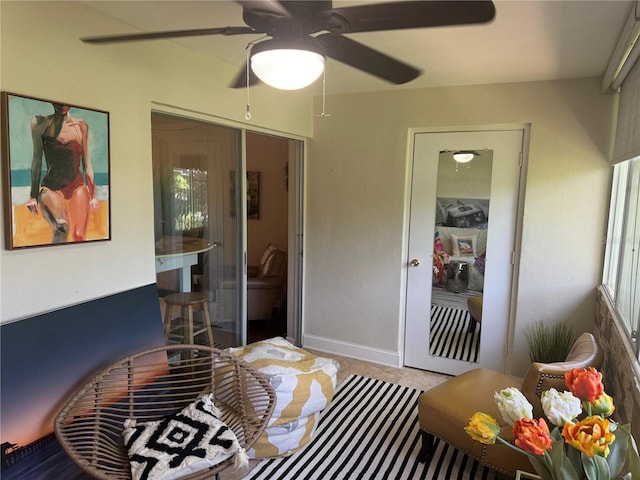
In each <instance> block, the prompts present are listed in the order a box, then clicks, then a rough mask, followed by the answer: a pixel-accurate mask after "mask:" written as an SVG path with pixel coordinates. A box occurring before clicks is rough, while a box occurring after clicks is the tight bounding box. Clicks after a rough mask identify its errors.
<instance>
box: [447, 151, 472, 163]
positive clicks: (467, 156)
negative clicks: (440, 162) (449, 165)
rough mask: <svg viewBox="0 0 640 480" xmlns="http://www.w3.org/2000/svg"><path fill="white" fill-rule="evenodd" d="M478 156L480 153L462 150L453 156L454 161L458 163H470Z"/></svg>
mask: <svg viewBox="0 0 640 480" xmlns="http://www.w3.org/2000/svg"><path fill="white" fill-rule="evenodd" d="M476 155H478V152H474V151H472V150H460V151H458V152H455V153H454V154H453V159H454V160H455V161H456V162H458V163H469V162H470V161H471V160H473V157H475V156H476Z"/></svg>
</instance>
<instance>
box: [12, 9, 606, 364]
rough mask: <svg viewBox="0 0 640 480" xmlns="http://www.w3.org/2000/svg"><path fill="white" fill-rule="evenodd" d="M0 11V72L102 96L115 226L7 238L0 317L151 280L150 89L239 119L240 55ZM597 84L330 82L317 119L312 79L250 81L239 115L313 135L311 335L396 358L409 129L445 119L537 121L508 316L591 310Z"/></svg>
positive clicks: (522, 319) (600, 142) (577, 318)
mask: <svg viewBox="0 0 640 480" xmlns="http://www.w3.org/2000/svg"><path fill="white" fill-rule="evenodd" d="M0 16H1V22H2V23H1V27H2V28H1V37H0V41H1V45H0V54H1V62H2V63H1V71H0V88H1V89H2V90H6V91H11V92H14V93H21V94H25V95H32V96H38V97H42V98H46V99H52V100H61V101H67V102H70V103H76V104H79V105H83V106H87V107H92V108H96V109H100V110H107V111H109V112H110V114H111V117H110V118H111V172H112V177H111V183H112V189H111V196H112V199H111V200H112V204H111V205H112V237H113V239H112V241H110V242H101V243H94V244H85V245H66V246H61V247H52V248H44V249H31V250H25V251H7V250H4V249H3V250H2V251H1V253H0V270H1V273H0V275H1V278H0V280H1V287H0V303H1V315H0V318H1V320H2V321H3V322H5V321H11V320H16V319H20V318H24V317H28V316H31V315H34V314H37V313H40V312H44V311H49V310H52V309H56V308H59V307H61V306H66V305H71V304H75V303H79V302H83V301H86V300H88V299H91V298H96V297H101V296H104V295H108V294H110V293H114V292H119V291H123V290H127V289H130V288H133V287H136V286H139V285H144V284H148V283H152V282H154V281H155V272H154V260H153V253H154V252H153V205H152V201H153V196H152V180H151V178H152V175H151V136H150V115H149V112H150V110H151V108H152V104H153V102H157V105H172V106H176V107H180V108H183V109H185V110H187V111H193V112H197V113H193V115H197V116H198V117H200V118H209V119H211V120H212V121H216V120H220V121H223V122H225V123H230V124H232V125H243V123H244V120H243V117H244V106H245V103H246V97H245V92H243V91H233V90H230V89H228V88H226V85H227V83H228V81H229V79H230V78H233V76H234V75H235V67H233V66H229V65H227V64H224V63H220V62H216V61H215V60H214V59H211V58H208V57H204V56H202V55H199V54H196V53H194V52H191V51H189V50H186V49H184V48H181V47H179V46H177V45H176V44H174V43H172V42H168V41H162V42H142V43H139V44H128V45H120V46H110V47H96V46H87V45H84V44H82V43H81V42H79V41H78V38H79V37H81V36H84V35H89V34H97V33H102V32H104V33H107V32H116V31H119V29H120V30H125V29H126V28H127V27H124V26H122V25H119V24H118V23H116V22H114V21H112V20H110V19H107V18H103V17H99V16H96V15H94V14H93V13H92V12H91V11H89V10H86V9H85V8H83V7H82V6H80V5H78V4H77V3H70V4H65V3H59V2H41V3H36V2H8V1H2V2H1V3H0ZM598 85H599V80H598V79H591V80H577V81H561V82H543V83H523V84H509V85H494V86H476V87H460V88H435V89H428V90H415V91H414V90H401V91H396V92H387V93H378V94H376V93H370V94H359V95H337V96H331V97H329V98H328V99H327V110H328V113H331V115H332V116H330V117H323V118H315V119H314V116H313V112H314V111H320V108H321V98H319V97H317V98H316V100H315V102H316V105H315V110H314V109H313V108H312V105H311V104H310V103H311V102H310V95H311V93H310V92H309V91H301V92H278V91H276V90H273V89H268V88H266V87H260V88H254V89H252V94H251V99H252V100H251V103H252V112H253V120H252V123H251V124H250V126H251V127H254V126H255V127H264V128H267V129H269V130H271V131H273V132H287V133H290V134H294V135H299V136H303V137H304V136H309V137H310V136H311V135H312V133H313V135H314V139H313V141H312V143H311V145H310V149H309V152H308V165H307V170H306V179H307V180H306V182H307V185H306V187H307V189H306V192H307V210H306V232H305V242H306V244H305V292H306V293H305V303H304V322H305V323H304V327H303V328H304V331H305V334H306V335H305V342H308V344H310V345H311V344H314V343H315V344H317V345H319V346H322V347H325V348H327V349H329V350H333V351H338V352H340V351H343V352H346V353H355V354H357V355H358V356H361V357H363V358H371V359H373V360H377V361H383V362H386V363H394V362H396V363H400V362H401V357H402V320H403V314H402V308H403V298H402V294H403V293H402V292H403V290H402V287H403V278H404V274H405V272H404V265H405V262H406V258H404V250H405V243H406V231H405V212H406V204H405V202H406V185H407V183H406V168H407V154H406V152H407V133H408V129H409V128H429V127H445V126H463V127H464V126H474V127H475V126H481V125H494V124H514V123H517V124H525V123H530V124H531V148H530V150H529V172H528V180H527V185H526V204H525V209H524V215H525V217H524V231H523V255H522V259H521V262H520V277H519V279H520V289H519V292H518V295H517V309H518V310H517V332H516V333H517V334H520V333H521V331H522V328H523V327H524V326H526V325H527V324H529V323H531V322H533V321H534V320H538V319H545V320H548V321H555V320H559V319H564V318H566V319H569V320H570V321H571V322H572V323H573V324H574V325H576V327H578V328H587V329H591V328H593V316H594V309H595V298H594V286H595V285H597V284H598V283H599V282H600V268H601V267H600V265H601V261H602V238H603V232H604V228H605V217H606V206H607V195H608V188H609V176H610V168H609V167H608V165H607V163H606V161H605V158H606V155H607V152H608V150H609V140H610V139H609V132H610V131H611V118H612V114H613V105H614V97H613V96H604V95H601V94H600V93H599V87H598ZM159 108H161V109H162V108H164V107H162V106H161V107H159ZM190 115H191V113H190ZM3 193H4V192H3ZM2 220H3V222H4V218H3V219H2ZM2 240H3V243H4V238H2ZM60 272H62V274H61V273H60ZM512 351H513V352H515V353H514V361H515V363H514V364H513V365H514V368H513V370H514V372H516V373H517V372H519V371H521V370H522V366H523V365H524V363H526V351H525V348H524V345H523V343H522V340H519V341H518V342H516V343H515V344H514V345H512Z"/></svg>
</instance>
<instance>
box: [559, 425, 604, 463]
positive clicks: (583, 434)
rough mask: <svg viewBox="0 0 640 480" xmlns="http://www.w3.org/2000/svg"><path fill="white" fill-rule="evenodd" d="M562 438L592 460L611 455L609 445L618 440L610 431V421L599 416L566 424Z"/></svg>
mask: <svg viewBox="0 0 640 480" xmlns="http://www.w3.org/2000/svg"><path fill="white" fill-rule="evenodd" d="M562 436H563V437H564V439H565V440H566V441H567V443H568V444H569V445H571V446H572V447H574V448H575V449H577V450H580V451H581V452H583V453H584V454H585V455H587V456H588V457H590V458H591V457H593V456H594V455H600V456H602V457H606V456H607V455H609V445H611V443H613V441H614V440H615V439H616V436H615V435H614V434H613V433H611V432H610V431H609V420H607V419H604V418H600V417H599V416H592V417H587V418H585V419H584V420H582V421H581V422H578V423H565V425H564V427H563V428H562Z"/></svg>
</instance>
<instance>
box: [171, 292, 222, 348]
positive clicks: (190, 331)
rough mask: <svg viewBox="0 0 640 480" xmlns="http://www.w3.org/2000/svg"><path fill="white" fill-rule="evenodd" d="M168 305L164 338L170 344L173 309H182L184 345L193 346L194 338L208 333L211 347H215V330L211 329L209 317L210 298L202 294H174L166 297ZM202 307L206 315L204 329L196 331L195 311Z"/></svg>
mask: <svg viewBox="0 0 640 480" xmlns="http://www.w3.org/2000/svg"><path fill="white" fill-rule="evenodd" d="M164 301H165V303H166V305H167V307H166V310H165V313H164V337H165V339H166V341H167V344H168V343H169V335H170V333H171V321H172V320H173V318H172V314H173V308H174V307H180V324H181V325H180V328H181V330H182V335H181V336H182V340H183V343H188V344H193V343H195V342H194V337H195V336H196V335H199V334H201V333H203V332H205V331H206V332H207V338H208V340H209V345H211V346H213V329H212V328H211V317H210V316H209V297H207V296H206V295H204V294H203V293H200V292H185V293H172V294H170V295H167V296H166V297H164ZM197 306H200V308H202V313H203V315H204V328H201V329H199V330H197V331H194V327H193V309H194V307H197Z"/></svg>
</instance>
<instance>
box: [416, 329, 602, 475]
mask: <svg viewBox="0 0 640 480" xmlns="http://www.w3.org/2000/svg"><path fill="white" fill-rule="evenodd" d="M602 361H603V354H602V350H601V349H600V347H599V346H598V344H597V343H596V341H595V338H594V337H593V335H591V334H590V333H583V334H582V335H580V337H579V338H578V339H577V340H576V341H575V343H574V344H573V347H572V348H571V351H570V352H569V355H568V356H567V358H566V360H565V361H564V362H558V363H549V364H544V363H533V364H531V366H530V367H529V370H528V372H527V374H526V376H525V378H524V380H523V381H522V382H520V381H518V380H516V379H513V378H512V377H509V376H507V375H504V374H502V373H500V372H495V371H492V370H487V369H484V368H477V369H475V370H471V371H469V372H466V373H463V374H462V375H458V376H457V377H454V378H452V379H451V380H447V381H446V382H444V383H442V384H440V385H438V386H437V387H434V388H432V389H431V390H428V391H426V392H425V393H423V394H422V395H421V396H420V399H419V401H418V419H419V422H420V429H421V432H422V449H421V451H420V454H419V457H418V459H419V460H420V461H425V460H427V459H428V458H430V456H431V455H433V450H435V448H434V441H435V437H439V438H441V439H442V440H444V441H445V442H447V443H449V444H451V445H452V446H454V447H455V448H457V449H458V450H460V451H462V452H465V453H467V454H469V455H471V456H472V457H474V458H475V459H477V460H478V461H479V462H481V463H482V464H484V465H487V466H488V467H491V468H494V469H496V470H498V471H499V472H502V473H506V474H508V475H511V476H514V475H515V472H516V470H524V471H529V472H535V470H534V469H533V467H532V466H531V464H530V463H529V460H528V459H527V457H526V456H525V455H523V454H521V453H518V452H516V451H514V450H513V449H511V448H509V447H507V446H506V445H501V444H495V445H484V444H481V443H479V442H476V441H474V440H472V439H471V437H470V436H469V435H467V433H466V432H465V431H464V427H465V425H467V422H468V421H469V418H471V416H472V415H473V414H474V413H475V412H484V413H487V414H489V415H491V416H492V417H494V418H495V419H496V420H497V421H498V423H500V425H501V427H502V431H501V433H500V436H501V437H502V438H504V439H506V440H511V439H512V438H513V435H512V434H511V427H510V426H508V425H507V424H506V423H505V422H504V421H503V420H502V417H501V415H500V412H499V411H498V408H497V407H496V405H495V402H494V400H493V393H494V392H496V391H499V390H502V389H504V388H507V387H516V388H519V389H520V391H521V392H522V393H523V394H524V395H525V396H526V397H527V399H528V400H529V402H530V403H531V404H532V405H533V408H534V410H533V411H534V416H535V417H536V418H539V417H541V416H543V412H542V406H541V403H540V395H541V394H542V392H544V391H545V390H548V389H550V388H552V387H553V388H555V389H557V390H559V391H563V390H566V387H565V383H564V372H566V371H568V370H570V369H572V368H583V367H584V368H586V367H595V368H600V366H601V365H602Z"/></svg>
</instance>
